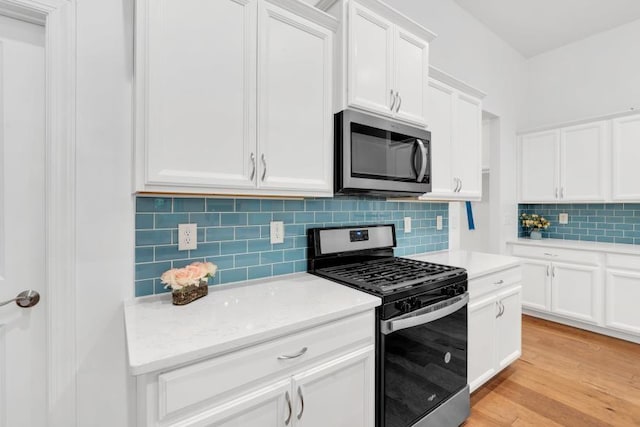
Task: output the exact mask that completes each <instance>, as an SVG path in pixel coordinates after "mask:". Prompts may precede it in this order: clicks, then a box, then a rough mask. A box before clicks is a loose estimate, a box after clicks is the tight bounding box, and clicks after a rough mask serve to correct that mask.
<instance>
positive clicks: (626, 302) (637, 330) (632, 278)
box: [605, 269, 640, 335]
mask: <svg viewBox="0 0 640 427" xmlns="http://www.w3.org/2000/svg"><path fill="white" fill-rule="evenodd" d="M605 289H606V291H605V299H606V305H605V313H606V315H605V324H606V326H608V327H610V328H614V329H618V330H621V331H624V332H630V333H632V334H637V335H640V314H639V313H638V301H640V272H636V271H625V270H613V269H607V280H606V284H605Z"/></svg>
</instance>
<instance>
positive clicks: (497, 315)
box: [496, 301, 500, 319]
mask: <svg viewBox="0 0 640 427" xmlns="http://www.w3.org/2000/svg"><path fill="white" fill-rule="evenodd" d="M496 308H497V309H498V312H497V313H496V319H497V318H498V317H500V301H496Z"/></svg>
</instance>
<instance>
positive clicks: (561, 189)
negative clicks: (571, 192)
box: [560, 187, 564, 199]
mask: <svg viewBox="0 0 640 427" xmlns="http://www.w3.org/2000/svg"><path fill="white" fill-rule="evenodd" d="M560 198H561V199H564V187H560Z"/></svg>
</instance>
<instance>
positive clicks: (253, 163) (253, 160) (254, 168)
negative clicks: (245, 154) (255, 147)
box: [249, 153, 256, 181]
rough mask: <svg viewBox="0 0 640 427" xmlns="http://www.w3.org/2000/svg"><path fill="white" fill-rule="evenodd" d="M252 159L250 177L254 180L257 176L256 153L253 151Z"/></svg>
mask: <svg viewBox="0 0 640 427" xmlns="http://www.w3.org/2000/svg"><path fill="white" fill-rule="evenodd" d="M249 158H250V159H251V166H252V169H251V177H250V178H249V180H250V181H253V178H254V177H255V176H256V155H255V154H253V153H251V156H250V157H249Z"/></svg>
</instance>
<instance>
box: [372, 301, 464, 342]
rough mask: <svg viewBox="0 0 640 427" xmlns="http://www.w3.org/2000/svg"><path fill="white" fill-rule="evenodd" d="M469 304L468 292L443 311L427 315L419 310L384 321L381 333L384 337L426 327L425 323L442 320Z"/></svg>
mask: <svg viewBox="0 0 640 427" xmlns="http://www.w3.org/2000/svg"><path fill="white" fill-rule="evenodd" d="M468 303H469V293H468V292H466V293H464V294H463V295H462V296H461V298H459V299H458V301H456V302H455V303H453V304H451V305H448V306H446V307H443V308H441V309H438V310H435V311H431V312H427V313H425V314H420V311H421V310H418V311H417V312H415V313H409V314H408V315H406V316H402V317H400V318H396V319H391V320H383V321H381V322H380V332H381V333H382V334H383V335H388V334H390V333H393V332H396V331H400V330H402V329H407V328H412V327H414V326H419V325H424V324H425V323H431V322H435V321H436V320H439V319H442V318H443V317H446V316H448V315H450V314H452V313H455V312H456V311H458V310H460V309H461V308H462V307H464V306H465V305H467V304H468Z"/></svg>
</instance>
